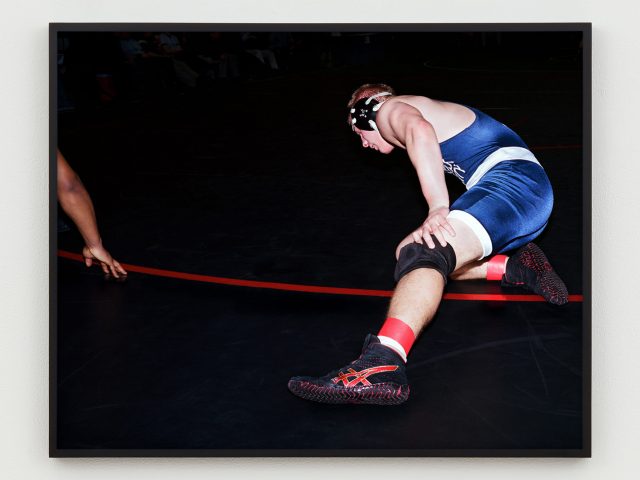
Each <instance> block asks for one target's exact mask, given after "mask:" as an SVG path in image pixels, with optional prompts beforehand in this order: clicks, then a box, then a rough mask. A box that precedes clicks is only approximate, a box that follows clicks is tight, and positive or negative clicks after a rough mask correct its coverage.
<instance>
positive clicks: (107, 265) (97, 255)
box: [82, 245, 127, 279]
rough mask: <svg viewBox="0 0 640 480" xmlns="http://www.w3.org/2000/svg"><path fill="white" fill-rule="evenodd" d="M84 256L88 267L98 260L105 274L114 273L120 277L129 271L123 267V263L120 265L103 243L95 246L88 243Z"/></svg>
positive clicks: (83, 252)
mask: <svg viewBox="0 0 640 480" xmlns="http://www.w3.org/2000/svg"><path fill="white" fill-rule="evenodd" d="M82 256H83V257H84V264H85V265H86V266H87V267H90V266H91V265H93V262H94V260H96V261H97V262H98V263H99V264H100V267H101V268H102V271H103V272H104V273H105V275H113V276H114V277H115V278H118V279H120V278H121V277H126V276H127V272H126V270H125V269H124V268H122V265H120V263H118V261H117V260H115V259H114V258H113V257H112V256H111V254H110V253H109V252H108V251H107V250H106V249H105V248H104V247H103V246H102V245H98V246H93V247H89V246H88V245H86V246H85V247H84V248H83V249H82Z"/></svg>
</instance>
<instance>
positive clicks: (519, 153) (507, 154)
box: [466, 147, 540, 190]
mask: <svg viewBox="0 0 640 480" xmlns="http://www.w3.org/2000/svg"><path fill="white" fill-rule="evenodd" d="M505 160H526V161H529V162H534V163H537V164H538V165H540V162H538V159H537V158H536V157H535V156H534V155H533V153H531V151H530V150H528V149H526V148H522V147H502V148H500V149H498V150H496V151H495V152H493V153H492V154H491V155H489V156H488V157H487V158H485V160H484V162H482V163H481V164H480V166H479V167H478V168H477V169H476V171H475V172H473V175H471V178H470V179H469V181H468V182H467V183H466V186H467V190H469V189H470V188H471V187H473V186H474V185H475V184H476V183H478V181H479V180H480V179H481V178H482V176H483V175H484V174H485V173H487V172H488V171H489V170H491V169H492V168H493V167H495V166H496V165H497V164H498V163H500V162H504V161H505Z"/></svg>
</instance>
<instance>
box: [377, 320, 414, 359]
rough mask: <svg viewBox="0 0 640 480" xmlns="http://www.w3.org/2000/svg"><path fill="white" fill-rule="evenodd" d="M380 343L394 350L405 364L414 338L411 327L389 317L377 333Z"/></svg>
mask: <svg viewBox="0 0 640 480" xmlns="http://www.w3.org/2000/svg"><path fill="white" fill-rule="evenodd" d="M378 338H379V339H380V343H381V344H383V345H385V346H387V347H389V348H391V349H392V350H394V351H395V352H396V353H397V354H398V355H400V356H401V357H402V359H403V360H404V361H405V362H406V361H407V355H408V354H409V350H411V346H412V345H413V342H414V341H415V340H416V336H415V334H414V333H413V330H411V327H410V326H409V325H407V324H406V323H404V322H403V321H402V320H400V319H398V318H393V317H389V318H387V319H386V320H385V322H384V325H382V328H381V329H380V331H379V332H378Z"/></svg>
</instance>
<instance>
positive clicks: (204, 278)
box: [58, 250, 583, 302]
mask: <svg viewBox="0 0 640 480" xmlns="http://www.w3.org/2000/svg"><path fill="white" fill-rule="evenodd" d="M58 256H59V257H62V258H66V259H68V260H75V261H77V262H83V261H84V259H83V258H82V255H80V254H77V253H71V252H67V251H65V250H58ZM121 265H122V266H123V267H124V269H125V270H127V271H128V272H136V273H144V274H146V275H154V276H156V277H168V278H177V279H180V280H189V281H192V282H205V283H215V284H218V285H231V286H235V287H251V288H268V289H271V290H288V291H292V292H308V293H328V294H333V295H355V296H366V297H391V295H392V294H393V292H392V291H391V290H366V289H362V288H339V287H321V286H317V285H298V284H294V283H278V282H259V281H256V280H239V279H237V278H227V277H214V276H211V275H201V274H196V273H185V272H176V271H174V270H164V269H161V268H151V267H143V266H140V265H131V264H128V263H121ZM443 299H444V300H489V301H500V302H544V301H545V300H544V298H542V297H541V296H539V295H504V294H484V293H472V294H470V293H446V294H445V295H444V297H443ZM582 300H583V297H582V295H569V301H570V302H582Z"/></svg>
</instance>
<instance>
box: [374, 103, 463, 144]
mask: <svg viewBox="0 0 640 480" xmlns="http://www.w3.org/2000/svg"><path fill="white" fill-rule="evenodd" d="M394 103H396V104H397V103H405V104H407V105H410V106H411V107H413V108H415V109H416V110H417V111H418V112H419V113H420V115H422V117H423V118H424V119H425V120H426V121H427V122H429V123H430V124H431V126H432V127H433V130H434V131H435V134H436V137H437V139H438V143H441V142H444V141H445V140H448V139H449V138H451V137H453V136H455V135H456V134H458V133H460V132H461V131H462V130H464V129H465V128H467V127H468V126H469V125H471V124H472V123H473V121H474V119H475V114H474V113H473V111H471V110H470V109H468V108H467V107H465V106H463V105H459V104H457V103H451V102H442V101H439V100H433V99H431V98H427V97H421V96H416V95H400V96H397V97H393V98H391V99H389V100H387V101H386V102H385V104H384V105H383V106H382V108H381V109H380V112H379V113H378V122H379V124H380V126H381V127H382V128H384V124H385V120H386V118H385V117H386V116H385V114H384V110H385V109H386V110H387V111H389V110H391V108H390V107H391V106H392V105H393V104H394Z"/></svg>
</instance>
